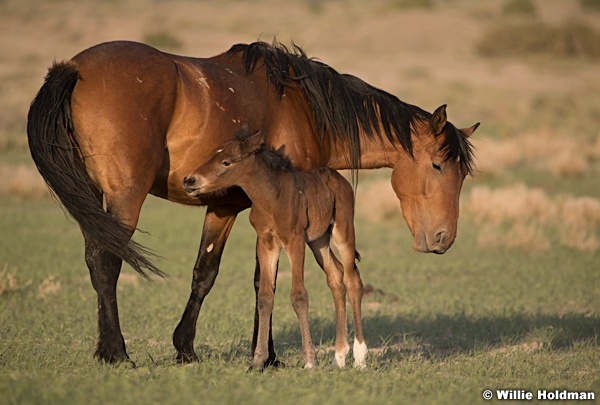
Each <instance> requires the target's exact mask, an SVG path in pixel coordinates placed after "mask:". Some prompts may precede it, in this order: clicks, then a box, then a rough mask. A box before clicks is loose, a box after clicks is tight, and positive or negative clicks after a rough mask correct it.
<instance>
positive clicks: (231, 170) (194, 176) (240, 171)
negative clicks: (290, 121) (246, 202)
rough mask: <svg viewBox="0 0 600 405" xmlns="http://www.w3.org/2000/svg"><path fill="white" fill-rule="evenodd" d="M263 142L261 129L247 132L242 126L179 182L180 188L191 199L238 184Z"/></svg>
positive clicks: (246, 125) (245, 125)
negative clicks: (181, 184) (181, 187)
mask: <svg viewBox="0 0 600 405" xmlns="http://www.w3.org/2000/svg"><path fill="white" fill-rule="evenodd" d="M264 143H265V137H264V133H263V131H262V130H260V131H257V132H254V133H250V128H249V126H248V124H247V123H246V124H244V126H243V127H242V129H240V130H239V131H238V132H236V134H235V136H234V138H233V139H230V140H227V141H225V142H223V143H222V144H221V145H219V147H218V148H217V150H215V151H214V152H213V153H212V155H210V157H209V158H208V160H207V161H206V162H204V163H203V164H202V165H200V166H199V167H198V168H197V169H196V170H194V171H193V172H192V173H190V174H189V175H188V176H187V177H185V178H184V179H183V188H184V189H185V191H186V193H187V194H188V195H189V196H191V197H195V196H198V195H200V194H204V193H212V192H215V191H219V190H223V189H227V188H230V187H233V186H238V185H240V180H241V179H242V178H243V177H244V176H247V175H248V172H249V171H248V168H249V165H251V164H252V159H253V158H254V157H255V153H256V152H257V151H258V150H259V149H261V148H262V147H263V146H264Z"/></svg>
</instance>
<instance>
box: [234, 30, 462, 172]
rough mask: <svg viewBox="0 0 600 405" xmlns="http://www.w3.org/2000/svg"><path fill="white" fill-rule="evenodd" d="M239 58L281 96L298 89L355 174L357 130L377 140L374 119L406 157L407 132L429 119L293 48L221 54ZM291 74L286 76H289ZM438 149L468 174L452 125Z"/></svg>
mask: <svg viewBox="0 0 600 405" xmlns="http://www.w3.org/2000/svg"><path fill="white" fill-rule="evenodd" d="M237 53H241V54H242V63H243V65H244V68H245V70H246V72H247V73H251V72H253V71H254V70H256V69H257V68H259V67H261V66H264V68H265V71H266V75H267V79H268V80H269V81H270V82H271V84H272V85H273V86H274V87H275V89H276V91H277V94H278V96H279V97H281V96H282V95H283V93H284V90H285V87H286V86H290V85H298V86H300V88H301V89H302V91H303V92H304V94H305V96H306V98H307V100H308V102H309V103H310V105H311V106H312V110H313V118H314V121H315V126H316V129H317V133H318V134H319V135H320V136H322V137H323V139H322V141H325V139H324V137H325V136H329V137H330V139H329V141H334V140H335V139H342V140H343V142H345V143H346V144H347V145H348V149H349V151H350V154H349V156H347V157H346V158H347V159H348V161H349V163H350V165H351V167H352V168H353V169H360V137H359V132H360V130H361V129H362V130H363V131H364V132H365V134H366V135H367V136H368V137H369V138H370V139H373V138H375V137H378V138H379V139H380V140H382V141H383V137H382V136H383V134H382V133H381V132H380V128H379V119H381V124H382V127H383V132H384V133H385V136H386V137H387V139H388V140H389V141H390V142H392V143H395V141H397V142H399V143H400V145H401V146H402V148H403V149H404V150H405V151H406V152H407V153H408V154H409V155H410V156H413V154H412V142H411V127H413V126H414V125H415V124H416V123H417V121H422V122H427V121H429V119H430V118H431V114H430V113H428V112H427V111H425V110H423V109H421V108H419V107H417V106H414V105H411V104H408V103H405V102H403V101H400V100H399V99H398V98H397V97H396V96H394V95H392V94H389V93H387V92H385V91H383V90H380V89H377V88H375V87H373V86H371V85H369V84H368V83H365V82H364V81H362V80H361V79H359V78H357V77H355V76H352V75H348V74H341V73H338V72H337V71H336V70H335V69H333V68H332V67H330V66H328V65H326V64H324V63H322V62H318V61H316V60H314V59H310V58H308V57H307V56H306V54H305V52H304V51H303V50H302V49H301V48H300V47H299V46H297V45H295V44H293V49H292V50H290V49H288V48H287V47H286V46H285V45H282V44H280V43H278V42H276V41H274V42H273V45H270V44H267V43H265V42H254V43H251V44H238V45H234V46H233V47H231V49H229V51H227V55H233V54H237ZM290 72H292V73H290ZM445 134H446V140H445V142H444V145H443V146H442V149H444V151H445V153H446V158H447V159H453V160H455V159H459V160H460V162H461V164H462V165H463V169H464V170H465V171H466V172H468V173H471V172H472V166H473V153H472V149H471V145H470V143H469V141H468V140H467V139H466V137H465V136H463V135H462V134H461V133H460V131H459V130H458V129H457V128H456V127H454V126H453V125H452V124H450V123H449V124H448V126H447V128H446V131H445Z"/></svg>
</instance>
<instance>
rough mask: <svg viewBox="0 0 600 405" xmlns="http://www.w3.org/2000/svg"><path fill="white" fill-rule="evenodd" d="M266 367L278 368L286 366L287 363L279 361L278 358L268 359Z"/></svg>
mask: <svg viewBox="0 0 600 405" xmlns="http://www.w3.org/2000/svg"><path fill="white" fill-rule="evenodd" d="M264 367H265V368H266V367H273V368H274V369H276V370H278V369H281V368H285V363H284V362H282V361H279V360H277V359H273V360H267V361H265V365H264Z"/></svg>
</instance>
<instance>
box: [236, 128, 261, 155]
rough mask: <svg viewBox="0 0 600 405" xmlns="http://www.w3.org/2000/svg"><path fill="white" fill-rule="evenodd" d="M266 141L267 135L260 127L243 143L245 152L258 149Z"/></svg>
mask: <svg viewBox="0 0 600 405" xmlns="http://www.w3.org/2000/svg"><path fill="white" fill-rule="evenodd" d="M264 143H265V135H264V131H263V130H262V129H259V130H258V131H256V132H255V133H253V134H250V135H248V137H247V138H246V139H245V140H244V142H243V143H242V145H243V148H244V152H246V153H252V152H255V151H257V150H258V149H259V148H260V147H261V146H262V145H263V144H264Z"/></svg>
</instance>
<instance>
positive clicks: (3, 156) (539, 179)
mask: <svg viewBox="0 0 600 405" xmlns="http://www.w3.org/2000/svg"><path fill="white" fill-rule="evenodd" d="M599 4H600V1H597V0H577V1H564V0H544V1H541V0H502V1H494V2H481V1H476V0H447V1H441V0H373V1H370V2H368V3H365V2H363V1H359V0H323V1H319V0H304V1H295V2H281V1H276V0H260V1H233V0H225V1H211V0H206V1H199V0H172V1H168V2H162V1H141V0H123V1H93V0H77V1H75V0H53V1H43V0H0V27H1V28H0V30H1V35H0V50H1V51H2V52H1V54H0V175H1V176H2V178H3V179H4V181H3V182H2V183H1V184H0V198H2V196H4V197H6V196H9V195H19V196H22V197H27V198H46V196H47V192H46V190H45V187H44V185H43V183H42V182H41V180H40V179H39V176H38V175H37V173H36V171H35V169H34V168H33V165H32V163H31V161H30V159H29V156H28V150H27V141H26V135H25V127H26V118H27V117H26V114H27V111H28V107H29V103H30V101H31V99H32V98H33V97H34V95H35V93H36V91H37V90H38V89H39V87H40V85H41V84H42V81H43V77H44V75H45V72H46V69H47V68H48V66H49V65H50V64H51V63H52V61H54V60H62V59H68V58H70V57H72V56H73V55H74V54H76V53H77V52H79V51H81V50H83V49H85V48H87V47H90V46H93V45H95V44H97V43H99V42H103V41H109V40H116V39H128V40H135V41H142V42H146V43H148V44H150V45H153V46H155V47H157V48H159V49H161V50H164V51H168V52H173V53H179V54H184V55H190V56H198V57H208V56H212V55H215V54H218V53H221V52H223V51H225V50H227V49H228V48H229V47H230V46H231V45H232V44H234V43H238V42H252V41H255V40H257V39H260V40H265V41H271V40H272V39H273V38H274V37H277V38H278V40H279V41H281V42H283V43H288V44H289V43H290V42H291V41H294V42H295V43H297V44H298V45H300V46H302V47H303V48H304V49H305V51H306V52H307V53H308V55H309V56H312V57H316V58H318V59H320V60H322V61H324V62H325V63H327V64H329V65H331V66H333V67H334V68H336V69H337V70H338V71H340V72H345V73H351V74H354V75H356V76H358V77H360V78H362V79H364V80H365V81H367V82H369V83H371V84H373V85H375V86H377V87H380V88H382V89H385V90H387V91H389V92H391V93H393V94H395V95H397V96H398V97H399V98H400V99H402V100H404V101H407V102H410V103H413V104H417V105H419V106H421V107H423V108H425V109H426V110H428V111H433V110H434V109H435V108H436V107H437V106H439V105H440V104H443V103H447V104H448V113H449V119H450V120H451V121H452V122H453V123H454V124H456V125H457V126H459V127H465V126H470V125H472V124H473V123H475V122H477V121H479V122H481V123H482V126H481V127H480V129H479V130H478V131H477V133H476V136H475V139H474V140H473V143H474V144H475V146H476V147H477V149H478V156H479V163H478V168H479V173H478V174H477V176H476V177H475V179H474V181H469V182H468V183H467V185H466V190H465V192H464V193H463V194H464V196H463V200H464V201H463V205H464V210H463V211H464V212H465V215H471V212H475V211H477V209H479V207H481V204H480V203H478V204H474V203H472V202H473V198H471V197H470V193H471V189H472V188H477V187H488V188H490V192H489V193H488V194H486V193H483V194H478V195H479V196H482V195H487V196H488V198H500V196H501V195H508V196H509V197H508V199H509V200H508V201H506V202H505V203H506V204H510V203H511V197H510V196H511V194H510V193H504V194H502V193H503V191H505V190H506V189H507V188H508V189H509V190H512V192H513V193H515V192H517V191H518V190H521V192H524V193H527V192H531V191H533V192H538V191H539V192H543V193H545V195H546V197H547V198H549V199H554V200H556V204H563V203H562V202H561V201H567V200H569V199H577V198H580V197H581V198H583V197H585V198H588V200H586V201H588V203H587V205H586V207H587V208H586V209H585V210H584V211H585V212H582V214H581V215H582V216H583V218H584V220H582V221H583V222H585V223H586V224H588V225H589V226H588V228H589V229H588V230H587V231H586V232H587V233H586V235H587V236H586V238H587V239H585V238H584V239H585V240H586V241H588V242H589V243H583V244H582V245H581V246H588V249H590V248H593V249H595V248H597V247H598V246H599V245H600V240H599V235H598V226H599V225H600V223H599V222H598V221H599V220H598V216H600V214H598V213H597V212H596V209H598V210H600V208H598V207H597V206H598V205H600V203H598V198H600V190H599V188H598V181H597V178H598V175H599V172H600V168H599V166H600V133H599V131H600V130H599V128H600V113H599V111H600V80H598V77H599V73H600V71H599V70H598V66H599V61H600V5H599ZM384 172H385V171H384ZM379 173H380V172H379ZM386 177H387V175H386V174H378V173H377V172H376V173H367V174H363V175H362V179H363V182H362V184H363V185H362V189H363V190H362V191H361V188H360V187H359V196H360V198H362V199H370V198H372V197H371V195H372V193H368V192H366V190H367V189H369V188H370V187H379V188H381V189H382V190H385V191H383V192H381V193H377V194H376V195H377V196H378V202H377V203H379V204H388V205H389V206H390V208H389V210H388V211H386V212H387V213H386V214H384V215H383V216H384V217H386V216H389V215H392V216H394V215H395V216H399V215H400V214H399V209H398V208H397V207H396V206H397V203H396V202H395V198H394V197H393V195H392V194H391V189H390V187H389V186H384V185H381V186H379V185H377V184H372V183H377V182H380V181H381V182H383V181H384V180H383V179H385V178H386ZM385 183H386V184H387V180H385ZM514 185H523V187H519V188H517V189H514V188H510V187H513V186H514ZM496 191H497V192H498V193H500V194H497V195H495V194H494V193H495V192H496ZM361 193H362V195H361ZM386 193H387V194H386ZM386 196H387V197H386ZM386 198H389V199H390V201H388V202H385V200H386ZM580 205H581V204H580ZM359 208H360V207H359ZM473 215H478V214H476V213H474V214H473ZM557 218H559V217H557ZM373 220H376V219H373ZM557 220H558V219H557ZM506 221H512V220H511V219H510V218H506ZM586 221H587V222H586ZM529 222H530V221H529ZM509 228H510V227H509ZM488 231H489V230H488ZM498 232H504V231H502V230H498ZM535 232H538V233H539V232H546V231H545V230H542V228H540V229H538V230H536V231H535ZM552 232H554V231H552ZM552 232H551V233H552ZM554 233H556V232H554ZM548 238H550V237H549V236H546V239H548ZM550 239H552V238H550ZM554 239H556V240H560V239H561V238H560V237H557V238H554ZM590 241H591V242H590ZM542 245H544V246H552V244H550V245H548V244H545V243H543V244H542ZM528 247H529V246H525V248H528Z"/></svg>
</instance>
